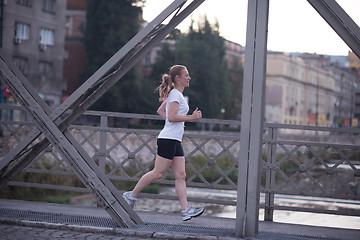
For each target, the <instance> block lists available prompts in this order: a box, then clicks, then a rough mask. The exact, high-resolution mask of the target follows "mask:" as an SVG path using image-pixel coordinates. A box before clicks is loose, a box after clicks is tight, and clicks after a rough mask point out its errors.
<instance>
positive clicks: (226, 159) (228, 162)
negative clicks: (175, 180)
mask: <svg viewBox="0 0 360 240" xmlns="http://www.w3.org/2000/svg"><path fill="white" fill-rule="evenodd" d="M189 162H190V163H191V165H193V166H194V167H195V168H196V169H197V170H200V169H203V168H204V166H205V169H204V170H203V171H202V172H201V175H202V176H203V178H205V179H206V181H208V182H209V183H214V182H216V181H217V180H218V179H219V178H221V176H222V174H221V173H220V172H219V170H218V169H217V168H216V167H215V166H211V165H209V164H208V161H207V159H206V158H205V157H204V156H203V155H196V156H192V157H191V158H190V159H189ZM234 165H235V160H234V159H232V158H231V157H230V156H228V155H223V156H221V157H220V158H219V159H217V161H216V166H217V167H218V168H220V169H221V170H222V171H223V172H225V173H227V172H228V171H229V170H230V169H231V168H232V167H233V166H234ZM194 174H196V173H195V172H194V171H193V170H192V169H191V168H190V167H188V166H187V167H186V175H187V177H188V178H189V177H191V176H193V175H194ZM237 174H238V168H235V169H234V170H233V171H231V172H230V173H228V177H229V178H230V179H231V181H232V182H234V183H235V184H237ZM193 181H194V182H203V181H202V180H201V178H200V177H199V176H197V177H196V178H194V180H193ZM219 184H224V185H229V184H230V183H229V182H228V181H227V180H221V181H220V182H219Z"/></svg>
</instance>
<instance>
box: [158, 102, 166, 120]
mask: <svg viewBox="0 0 360 240" xmlns="http://www.w3.org/2000/svg"><path fill="white" fill-rule="evenodd" d="M156 112H157V113H158V114H159V115H160V116H161V117H162V119H164V120H165V119H166V100H165V101H163V102H162V104H161V105H160V107H159V108H158V110H157V111H156Z"/></svg>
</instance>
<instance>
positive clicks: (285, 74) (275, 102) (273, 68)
mask: <svg viewBox="0 0 360 240" xmlns="http://www.w3.org/2000/svg"><path fill="white" fill-rule="evenodd" d="M334 83H335V80H334V77H333V74H332V73H331V72H330V71H328V70H326V69H323V68H321V67H318V66H316V65H315V64H312V63H310V62H306V61H304V59H302V58H300V57H297V56H292V55H289V54H284V53H268V55H267V76H266V109H265V118H266V121H267V122H276V123H285V124H301V125H318V126H331V125H332V118H333V102H334Z"/></svg>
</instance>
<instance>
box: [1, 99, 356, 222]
mask: <svg viewBox="0 0 360 240" xmlns="http://www.w3.org/2000/svg"><path fill="white" fill-rule="evenodd" d="M0 110H1V121H0V124H1V138H0V140H1V143H0V161H1V159H2V158H3V157H4V156H5V155H6V154H7V152H8V151H9V150H10V149H11V148H13V147H15V146H16V145H17V144H18V143H19V142H21V140H22V139H24V138H25V137H26V135H27V134H29V133H30V132H31V130H32V129H33V128H34V127H36V125H35V124H33V123H32V122H31V121H30V120H29V119H27V116H26V113H25V112H24V111H23V110H22V108H20V107H17V106H9V105H0ZM162 126H163V120H161V119H160V117H159V116H156V115H143V114H127V113H126V114H125V113H109V112H95V111H87V112H85V114H83V115H82V116H81V117H80V118H79V119H77V121H75V122H74V124H73V125H71V127H70V128H69V130H70V131H71V133H72V134H73V136H74V137H75V139H76V140H77V141H78V142H79V143H80V144H81V145H82V147H83V148H84V149H85V150H86V152H87V153H88V154H89V155H90V156H91V158H92V159H93V160H94V161H95V162H96V164H97V165H98V166H99V168H100V169H101V171H103V172H104V173H105V174H106V176H107V177H108V178H109V179H110V180H111V181H112V182H113V183H114V185H115V186H117V187H118V189H119V190H124V188H126V184H127V183H130V182H137V181H138V180H139V179H140V177H141V176H142V175H143V174H144V173H146V172H147V171H149V170H151V168H152V167H153V164H154V159H155V156H156V137H157V135H158V133H159V131H160V129H161V128H162ZM359 135H360V130H359V129H349V128H348V129H340V128H324V127H314V126H312V127H311V126H297V125H283V124H270V123H266V124H265V128H264V139H263V152H262V175H261V193H262V194H263V195H264V196H265V197H264V201H263V202H261V204H260V206H261V207H262V208H264V209H265V217H264V218H265V220H268V221H272V219H273V212H274V210H290V211H303V212H316V213H330V214H341V215H350V216H360V213H359V211H351V210H349V209H336V210H331V209H326V208H325V209H319V208H313V207H306V206H301V207H294V206H291V205H281V204H279V203H277V202H276V198H275V196H277V195H279V194H286V195H294V196H309V197H318V198H326V199H334V201H335V199H346V200H352V201H355V202H358V201H359V200H360V136H359ZM41 139H42V136H40V137H39V139H38V141H40V140H41ZM34 144H36V142H35V143H34ZM240 144H241V143H240V121H235V120H234V121H232V120H219V119H200V120H198V121H196V122H189V123H187V124H186V128H185V134H184V139H183V147H184V151H185V154H186V172H187V180H186V184H187V186H189V187H196V188H205V189H216V190H225V191H237V175H238V155H239V149H240ZM30 147H31V146H30ZM14 161H16V160H14ZM13 164H14V162H12V163H10V164H9V166H8V168H7V169H6V171H10V170H11V166H12V165H13ZM1 174H2V176H3V175H4V174H6V172H3V173H1ZM21 174H22V177H15V178H14V179H12V180H11V181H10V182H8V185H9V186H19V187H31V188H42V189H55V190H62V191H72V192H90V190H89V189H87V188H85V187H84V185H83V184H82V183H81V182H80V181H77V179H76V177H75V174H74V172H73V170H72V168H71V165H70V164H69V162H68V161H66V159H63V158H62V157H61V155H60V154H59V153H58V152H57V151H56V149H55V148H53V147H52V146H49V147H48V148H47V149H46V150H45V151H43V152H42V153H41V154H39V155H38V156H37V157H36V158H35V159H34V160H33V161H32V162H31V163H30V164H29V165H28V166H27V167H26V168H25V169H24V170H23V172H21V173H20V174H19V175H21ZM45 175H52V176H56V178H55V180H56V181H55V183H54V181H53V182H51V183H50V182H46V181H45V180H44V179H47V178H45V177H44V176H45ZM24 176H25V177H24ZM53 179H54V178H53ZM156 182H157V183H158V184H161V185H173V184H174V177H173V174H172V171H171V169H169V170H168V172H167V173H166V174H165V175H164V176H163V178H162V179H160V180H158V181H156ZM124 184H125V185H124ZM142 196H145V197H153V198H160V199H171V200H177V198H176V196H175V195H170V196H169V195H165V194H149V193H143V194H142ZM189 200H190V201H196V202H203V203H213V204H221V205H233V206H236V199H228V198H221V197H220V198H212V199H209V198H207V197H206V198H201V197H196V198H189Z"/></svg>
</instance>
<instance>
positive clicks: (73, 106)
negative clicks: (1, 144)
mask: <svg viewBox="0 0 360 240" xmlns="http://www.w3.org/2000/svg"><path fill="white" fill-rule="evenodd" d="M203 2H204V0H193V1H192V2H191V3H190V4H189V5H188V6H187V7H185V8H184V9H183V10H181V8H182V7H183V6H184V4H185V3H186V0H175V1H174V2H173V3H171V4H170V5H169V6H168V7H167V8H166V9H165V10H164V11H163V12H161V13H160V14H159V16H158V17H156V18H155V19H154V20H153V21H152V22H150V23H149V24H148V25H147V26H146V27H145V28H144V29H142V30H141V31H140V32H139V33H138V34H136V35H135V36H134V37H133V38H132V39H131V40H130V41H129V42H128V43H127V44H126V45H124V47H122V48H121V49H120V50H119V51H118V52H117V53H116V54H115V55H114V56H113V57H111V58H110V59H109V60H108V61H107V62H106V63H105V64H104V65H103V66H102V67H101V68H100V69H99V70H97V71H96V72H95V73H94V74H93V75H92V76H91V77H90V78H89V79H88V80H87V81H86V82H85V83H84V84H83V85H81V86H80V87H79V89H77V90H76V91H75V92H74V93H73V94H72V95H71V96H69V98H67V99H66V100H65V101H64V102H63V103H62V104H61V105H60V106H59V107H57V108H56V109H55V110H54V111H51V109H50V108H49V107H48V106H47V105H46V103H45V102H44V101H43V100H42V99H41V98H40V97H39V95H38V94H37V93H36V91H35V89H33V87H32V86H31V84H30V83H29V82H28V80H27V79H26V78H25V77H24V76H23V75H22V74H21V72H20V71H19V70H17V69H16V67H14V66H13V65H12V64H11V60H10V59H9V58H8V57H7V56H6V54H5V53H4V52H3V51H0V57H1V59H0V77H1V80H2V81H3V82H4V84H5V86H6V87H7V88H8V89H9V90H10V91H11V93H12V94H13V95H14V97H15V98H16V100H17V101H18V102H19V103H20V104H21V105H23V106H24V107H25V110H26V111H27V113H28V114H29V115H30V116H31V117H32V118H33V120H34V122H35V123H36V125H37V128H35V129H34V130H33V131H32V132H31V133H30V134H28V135H27V137H26V138H25V139H24V140H23V141H21V142H20V143H19V144H18V145H17V146H16V147H15V148H13V149H12V150H10V151H9V152H8V153H7V155H6V156H5V157H4V158H3V159H2V161H1V162H0V174H1V175H0V187H2V186H4V185H5V184H6V183H7V182H8V181H9V180H10V179H12V178H13V177H14V176H15V175H17V174H18V173H19V172H20V171H21V170H22V169H23V168H24V167H26V166H27V165H28V164H29V163H30V162H31V161H32V160H33V159H34V158H35V157H36V156H37V155H38V154H40V153H41V152H42V151H43V150H44V149H45V148H46V147H47V146H48V145H49V144H52V146H54V147H55V148H56V149H57V150H58V151H59V153H60V154H61V155H62V156H63V158H65V159H66V160H67V161H68V162H69V164H70V165H71V166H72V167H73V169H74V170H75V174H76V175H77V177H79V179H80V180H81V181H82V182H83V183H84V184H85V185H86V186H87V187H88V188H90V189H91V190H92V192H93V194H94V195H95V196H96V198H97V200H98V202H99V203H100V205H102V206H104V208H105V209H106V210H107V211H108V212H109V214H110V215H111V216H112V218H113V219H114V220H115V221H116V222H117V223H118V224H119V226H124V227H136V226H137V225H138V224H142V221H141V219H140V218H139V217H138V215H137V214H136V213H135V212H134V211H133V210H132V209H131V208H130V206H129V205H128V204H127V203H126V202H125V200H124V199H123V198H122V197H121V195H120V193H119V191H118V190H117V189H116V188H115V186H114V185H113V184H112V183H111V181H110V180H109V179H108V178H107V177H106V175H105V173H103V172H102V171H100V169H99V168H98V166H97V165H96V164H95V162H94V161H93V160H92V159H91V157H90V156H89V155H88V154H87V152H86V151H85V150H84V149H83V148H82V146H81V145H80V144H79V143H78V142H77V141H76V140H75V138H74V137H73V136H72V134H71V133H70V132H69V131H68V130H67V128H68V127H69V126H70V124H71V123H72V122H73V121H74V120H75V119H77V118H78V117H79V116H80V115H81V114H82V113H83V112H84V111H86V109H88V108H89V107H90V106H91V105H92V104H93V103H94V102H95V101H96V100H98V99H99V98H100V97H101V96H102V95H103V94H104V93H105V92H106V91H107V90H108V89H109V88H110V87H111V86H113V85H114V84H115V83H116V82H117V81H119V80H120V79H121V78H122V77H123V76H124V75H125V74H126V73H127V72H128V71H129V70H130V69H131V68H132V67H134V66H135V65H136V63H137V62H138V61H139V60H140V59H141V58H143V57H144V56H145V54H146V53H147V52H149V51H150V50H151V48H153V47H154V46H156V45H157V44H158V43H159V42H160V41H161V40H162V39H164V38H165V37H166V35H168V34H169V33H170V32H171V31H172V30H173V29H174V28H175V27H176V26H177V25H178V24H179V23H180V22H181V21H182V20H184V19H185V18H186V17H187V16H188V15H189V14H190V13H191V12H193V11H194V10H195V9H196V8H197V7H198V6H199V5H200V4H201V3H203ZM173 13H175V14H174V15H173V17H172V18H171V20H170V21H169V23H168V24H166V25H164V26H161V24H162V23H163V21H164V20H165V19H167V18H168V17H169V16H170V15H171V14H173ZM120 61H122V62H121V65H120V67H119V68H118V69H117V70H116V71H114V72H113V73H111V74H109V75H107V76H105V74H107V73H108V72H109V71H110V70H111V69H112V68H113V67H114V66H115V65H116V64H118V63H119V62H120ZM104 76H105V77H104ZM66 111H67V112H69V111H70V113H69V114H68V115H67V116H65V117H64V118H63V119H61V118H60V117H61V116H64V115H63V114H64V113H65V112H66ZM41 133H42V134H43V135H44V136H45V139H43V140H42V141H40V142H39V143H37V144H35V145H34V146H32V147H31V148H29V146H30V144H31V143H33V142H34V141H35V140H36V139H37V138H38V137H39V136H40V134H41ZM16 159H20V160H19V161H16V162H14V160H16ZM12 162H14V164H13V166H11V169H10V170H8V168H9V167H10V165H11V163H12Z"/></svg>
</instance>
